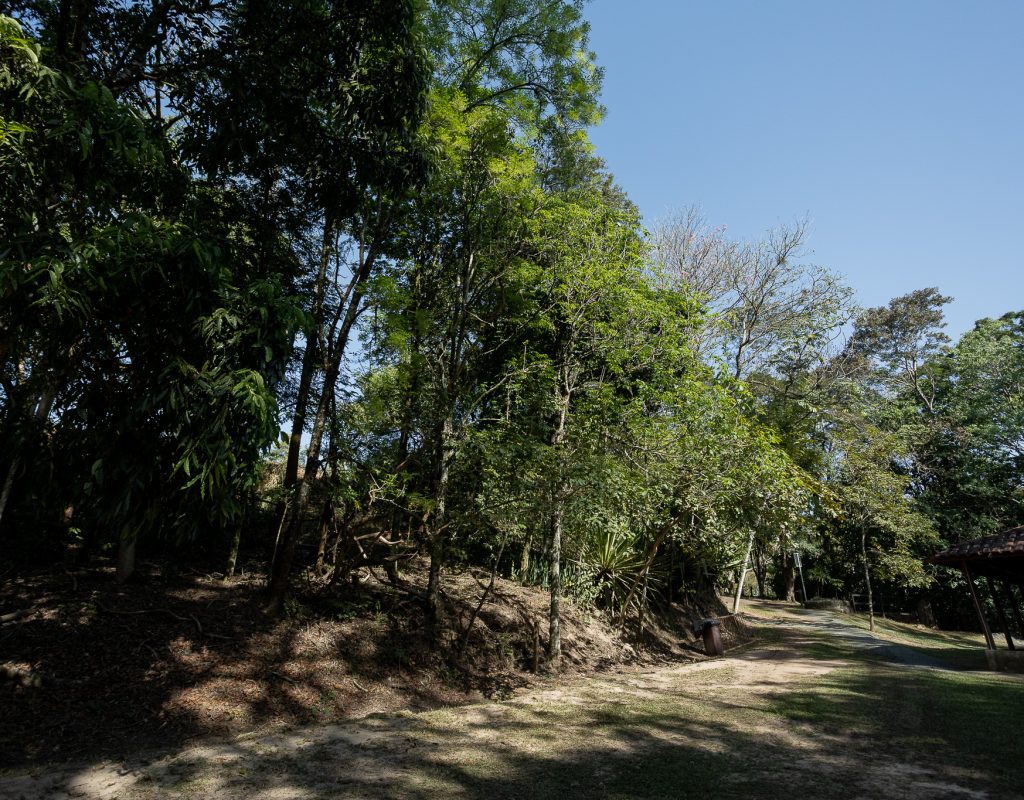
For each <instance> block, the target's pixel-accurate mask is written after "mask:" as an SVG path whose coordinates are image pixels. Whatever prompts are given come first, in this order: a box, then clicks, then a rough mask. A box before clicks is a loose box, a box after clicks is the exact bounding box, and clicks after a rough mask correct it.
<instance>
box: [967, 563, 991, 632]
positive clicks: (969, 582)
mask: <svg viewBox="0 0 1024 800" xmlns="http://www.w3.org/2000/svg"><path fill="white" fill-rule="evenodd" d="M960 569H961V570H962V571H963V573H964V577H965V578H966V579H967V586H968V588H970V590H971V600H973V601H974V610H975V611H976V612H978V620H979V621H980V622H981V629H982V631H984V632H985V645H986V647H987V648H988V649H989V650H995V649H996V643H995V642H994V641H992V631H991V630H990V629H989V627H988V621H987V620H986V619H985V615H984V614H983V613H981V603H979V602H978V593H977V592H975V591H974V578H972V577H971V571H970V570H969V569H968V568H967V562H966V561H961V562H960Z"/></svg>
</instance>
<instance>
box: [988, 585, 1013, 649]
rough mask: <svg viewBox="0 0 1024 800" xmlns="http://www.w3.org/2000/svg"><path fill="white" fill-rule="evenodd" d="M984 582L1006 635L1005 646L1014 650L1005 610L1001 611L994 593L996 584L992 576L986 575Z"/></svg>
mask: <svg viewBox="0 0 1024 800" xmlns="http://www.w3.org/2000/svg"><path fill="white" fill-rule="evenodd" d="M985 582H986V583H987V584H988V591H989V594H991V595H992V605H994V606H995V607H996V616H998V617H999V624H1000V625H1002V626H1003V636H1005V637H1006V646H1007V648H1009V649H1010V650H1016V649H1017V646H1016V645H1015V644H1014V643H1013V636H1011V635H1010V625H1009V623H1007V621H1006V612H1004V611H1003V606H1002V603H1000V602H999V595H998V594H996V584H995V582H994V581H993V580H992V576H991V575H986V576H985Z"/></svg>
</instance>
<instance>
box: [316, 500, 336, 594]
mask: <svg viewBox="0 0 1024 800" xmlns="http://www.w3.org/2000/svg"><path fill="white" fill-rule="evenodd" d="M332 519H334V504H333V503H332V502H331V501H330V500H327V501H326V502H324V510H323V513H321V514H320V542H319V544H318V545H317V548H316V566H315V567H314V569H315V570H316V574H317V575H323V574H324V572H325V571H326V565H325V559H326V556H327V534H328V533H329V531H330V527H331V520H332Z"/></svg>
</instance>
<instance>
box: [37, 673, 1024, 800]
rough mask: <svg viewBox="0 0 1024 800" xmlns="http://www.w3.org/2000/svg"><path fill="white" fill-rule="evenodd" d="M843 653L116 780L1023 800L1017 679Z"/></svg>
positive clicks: (352, 734) (245, 749) (395, 721)
mask: <svg viewBox="0 0 1024 800" xmlns="http://www.w3.org/2000/svg"><path fill="white" fill-rule="evenodd" d="M750 657H752V656H750ZM758 657H759V658H760V656H758ZM746 658H748V656H744V659H746ZM851 663H852V664H853V665H852V666H850V667H847V668H840V669H834V670H832V671H830V672H828V673H826V674H825V675H823V676H820V677H819V678H816V679H815V680H813V681H806V682H803V683H798V684H796V685H793V686H791V687H788V689H787V690H786V691H780V692H776V693H773V694H768V695H767V696H762V695H761V694H760V693H759V692H757V691H756V690H754V691H750V690H749V687H748V688H747V689H744V690H743V691H739V690H731V689H730V688H729V687H728V686H722V687H719V688H718V689H717V690H716V691H715V692H714V693H713V696H708V695H707V694H706V693H701V692H695V693H693V694H690V693H689V689H693V688H695V687H692V686H690V685H689V684H688V682H687V681H686V680H682V682H681V683H680V684H678V687H677V688H678V689H679V691H672V692H668V693H666V694H665V695H664V696H652V697H648V698H646V699H644V698H627V699H623V700H607V699H605V700H604V701H603V702H581V697H579V696H577V697H563V698H561V699H559V700H552V699H550V698H545V697H543V696H542V697H539V698H535V699H533V700H532V701H531V702H515V703H503V704H489V705H482V706H472V707H468V708H464V709H460V710H456V711H446V712H438V711H435V712H432V713H429V714H424V715H417V716H410V715H404V716H403V715H399V716H378V717H372V718H368V719H366V720H364V721H362V722H360V723H350V724H345V725H340V726H327V727H321V728H317V729H305V730H301V731H296V732H293V733H291V734H287V735H281V736H275V737H272V738H270V739H262V740H255V741H235V742H230V743H221V744H217V745H210V746H207V747H203V748H200V749H197V750H193V751H190V752H188V753H185V754H183V755H181V756H178V757H176V758H172V759H169V760H165V761H162V762H159V763H156V764H152V765H149V766H145V765H141V764H134V765H131V764H129V765H128V773H129V774H128V775H127V777H124V776H122V780H124V781H126V782H125V784H124V785H125V787H126V788H128V787H133V788H132V790H133V791H135V790H137V791H138V792H139V796H143V797H145V796H165V795H173V794H185V795H188V794H190V793H191V794H199V793H203V794H215V795H216V796H217V797H224V798H231V797H238V798H243V797H253V796H257V795H259V796H281V797H297V798H306V797H309V798H312V797H327V796H330V797H334V798H345V797H374V798H396V799H397V798H405V799H407V800H420V798H422V799H423V800H426V799H427V798H437V797H449V796H450V797H466V798H486V799H487V800H495V799H496V798H527V797H529V798H539V799H543V798H558V800H564V799H565V798H584V797H585V798H626V797H630V798H669V797H671V798H691V797H693V798H697V797H707V796H714V797H719V798H740V797H743V798H749V797H757V798H783V797H785V798H790V797H808V798H814V797H830V798H836V800H841V799H842V798H853V797H897V796H898V797H910V798H942V797H966V796H976V795H974V794H972V793H977V792H987V793H988V794H987V795H986V796H989V797H1003V798H1011V797H1019V796H1020V795H1019V794H1018V793H1017V781H1018V779H1019V774H1018V767H1019V751H1018V743H1017V742H1016V741H1015V740H1014V739H1013V737H1011V736H1002V735H1001V734H1002V732H1004V731H1006V730H1007V729H1008V728H1009V726H1015V725H1016V724H1017V721H1018V720H1019V719H1020V718H1021V714H1024V694H1022V693H1021V691H1020V689H1021V684H1020V683H1019V682H1013V681H1011V680H1007V679H1005V678H1001V677H1000V676H977V675H975V676H965V675H963V674H957V673H953V672H938V671H927V670H915V669H904V668H898V667H891V666H888V665H885V664H881V663H879V662H876V661H873V660H869V661H867V662H864V663H857V662H851ZM583 699H584V700H585V698H583ZM88 780H89V778H88V773H87V772H85V771H83V772H82V773H79V774H77V775H75V776H74V777H72V778H71V779H70V780H65V781H64V782H63V783H62V784H61V785H60V786H59V787H53V788H59V789H62V790H64V791H69V792H71V791H85V792H86V793H87V794H88V791H87V790H88V787H89V784H88ZM147 793H148V794H147ZM128 796H132V795H131V794H130V793H129V794H128Z"/></svg>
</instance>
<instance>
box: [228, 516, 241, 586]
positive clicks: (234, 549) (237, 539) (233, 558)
mask: <svg viewBox="0 0 1024 800" xmlns="http://www.w3.org/2000/svg"><path fill="white" fill-rule="evenodd" d="M241 544H242V526H241V524H238V525H236V526H235V531H234V533H233V534H232V536H231V550H230V551H229V552H228V565H227V567H226V568H225V570H224V582H225V583H227V582H228V581H229V580H231V579H232V578H233V577H235V566H236V565H237V564H238V549H239V547H240V546H241Z"/></svg>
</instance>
